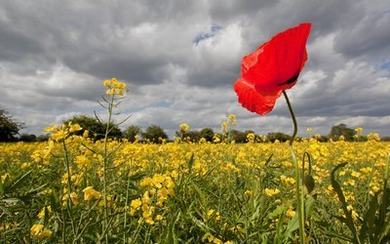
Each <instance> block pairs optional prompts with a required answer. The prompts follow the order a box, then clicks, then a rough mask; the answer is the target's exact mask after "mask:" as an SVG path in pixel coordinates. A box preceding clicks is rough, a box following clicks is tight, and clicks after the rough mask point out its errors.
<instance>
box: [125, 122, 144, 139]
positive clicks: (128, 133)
mask: <svg viewBox="0 0 390 244" xmlns="http://www.w3.org/2000/svg"><path fill="white" fill-rule="evenodd" d="M141 135H142V129H141V128H140V127H139V126H136V125H131V126H129V127H127V129H126V130H125V131H124V132H123V136H124V137H125V138H126V139H127V140H128V141H130V142H134V141H135V140H136V139H137V138H136V137H137V136H141Z"/></svg>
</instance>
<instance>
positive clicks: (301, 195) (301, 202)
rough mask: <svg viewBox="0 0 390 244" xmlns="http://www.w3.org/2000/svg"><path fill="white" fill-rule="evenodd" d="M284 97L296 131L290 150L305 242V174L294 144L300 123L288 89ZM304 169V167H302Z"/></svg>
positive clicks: (299, 215) (300, 224)
mask: <svg viewBox="0 0 390 244" xmlns="http://www.w3.org/2000/svg"><path fill="white" fill-rule="evenodd" d="M283 95H284V98H285V99H286V102H287V106H288V110H289V111H290V115H291V119H292V121H293V126H294V132H293V134H292V136H291V138H290V150H291V158H292V161H293V163H294V166H295V182H296V183H295V186H296V188H295V198H296V200H297V210H298V219H299V242H300V243H301V244H304V243H305V203H304V199H305V198H304V197H305V196H304V192H303V189H302V188H303V181H302V178H303V175H302V176H301V175H300V170H299V165H298V161H297V158H296V156H295V152H294V148H293V144H294V140H295V137H296V135H297V133H298V123H297V119H296V118H295V114H294V111H293V109H292V106H291V103H290V100H289V99H288V96H287V93H286V91H283ZM302 171H303V169H302Z"/></svg>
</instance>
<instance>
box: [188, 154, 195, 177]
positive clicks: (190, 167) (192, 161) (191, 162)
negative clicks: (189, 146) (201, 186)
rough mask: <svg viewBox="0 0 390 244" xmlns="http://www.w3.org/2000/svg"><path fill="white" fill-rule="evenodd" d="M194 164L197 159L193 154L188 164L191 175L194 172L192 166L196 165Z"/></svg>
mask: <svg viewBox="0 0 390 244" xmlns="http://www.w3.org/2000/svg"><path fill="white" fill-rule="evenodd" d="M194 162H195V157H194V153H192V154H191V157H190V160H188V163H187V165H188V169H189V173H190V174H191V172H192V166H193V165H194Z"/></svg>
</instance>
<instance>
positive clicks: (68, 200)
mask: <svg viewBox="0 0 390 244" xmlns="http://www.w3.org/2000/svg"><path fill="white" fill-rule="evenodd" d="M62 147H63V149H64V157H65V165H66V171H67V173H68V199H67V201H66V208H67V211H68V215H69V218H70V223H71V225H72V230H73V235H74V238H76V236H77V233H76V229H75V225H74V221H73V216H72V203H71V198H70V193H71V192H72V181H71V174H70V166H69V164H70V163H69V158H68V149H67V148H66V143H65V140H63V141H62ZM64 221H65V220H64Z"/></svg>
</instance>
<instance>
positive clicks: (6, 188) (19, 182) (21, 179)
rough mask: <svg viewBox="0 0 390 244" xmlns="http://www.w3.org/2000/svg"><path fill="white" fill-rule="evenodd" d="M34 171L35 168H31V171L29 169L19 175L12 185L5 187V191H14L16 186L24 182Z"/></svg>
mask: <svg viewBox="0 0 390 244" xmlns="http://www.w3.org/2000/svg"><path fill="white" fill-rule="evenodd" d="M32 172H33V170H29V171H27V172H26V173H25V174H23V175H21V176H19V177H18V178H16V179H15V180H14V181H13V182H12V183H11V185H10V186H8V187H7V186H6V187H5V189H4V191H5V192H6V193H8V192H10V191H12V190H13V189H14V188H17V187H18V186H19V185H20V184H21V183H22V182H23V180H24V179H26V178H27V176H29V175H30V174H31V173H32Z"/></svg>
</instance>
